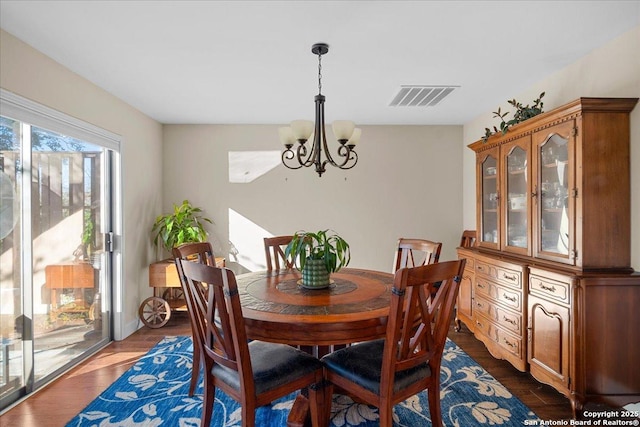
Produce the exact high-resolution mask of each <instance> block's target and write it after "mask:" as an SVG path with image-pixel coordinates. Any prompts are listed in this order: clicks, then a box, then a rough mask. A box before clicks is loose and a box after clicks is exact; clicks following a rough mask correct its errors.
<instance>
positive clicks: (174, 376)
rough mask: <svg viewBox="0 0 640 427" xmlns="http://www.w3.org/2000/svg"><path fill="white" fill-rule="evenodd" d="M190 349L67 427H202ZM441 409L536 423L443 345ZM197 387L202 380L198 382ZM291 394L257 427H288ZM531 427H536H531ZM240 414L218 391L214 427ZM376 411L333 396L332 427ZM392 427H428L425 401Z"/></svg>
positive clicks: (465, 416) (455, 416) (414, 402)
mask: <svg viewBox="0 0 640 427" xmlns="http://www.w3.org/2000/svg"><path fill="white" fill-rule="evenodd" d="M192 346H193V343H192V342H191V338H190V337H182V336H180V337H165V338H164V339H163V340H162V341H161V342H160V343H159V344H157V345H156V346H155V347H154V348H152V349H151V350H150V351H149V352H148V353H147V354H146V355H144V356H143V357H141V358H140V360H139V361H138V362H136V364H135V365H134V366H132V367H131V368H130V369H129V370H128V371H127V372H125V373H124V374H123V375H122V376H121V377H120V378H119V379H118V380H116V382H114V383H113V384H112V385H111V386H109V388H108V389H107V390H106V391H105V392H104V393H102V394H101V395H100V396H98V397H97V398H96V399H95V400H94V401H93V402H91V403H90V404H89V405H88V406H87V407H86V408H85V409H84V410H83V411H82V412H81V413H79V414H78V415H76V416H75V417H74V418H73V419H72V420H71V421H70V422H69V423H68V424H67V427H80V426H86V427H88V426H100V427H116V426H117V427H134V426H140V427H155V426H169V427H192V426H193V427H195V426H199V425H200V414H201V411H202V381H200V386H199V387H198V389H197V390H196V394H195V395H194V396H193V397H189V395H188V392H189V381H190V379H191V364H192V354H193V350H192V349H193V347H192ZM441 376H442V384H441V391H440V396H441V403H442V416H443V421H444V425H445V426H456V427H465V426H478V425H479V426H482V425H487V426H495V425H503V426H522V425H525V420H539V418H538V417H537V416H536V415H535V414H534V413H533V412H532V411H531V410H530V409H529V408H528V407H526V406H525V405H524V404H523V403H522V402H521V401H520V400H519V399H518V398H516V397H515V396H513V395H512V394H511V393H510V392H509V390H507V389H506V388H505V387H504V386H503V385H502V384H500V383H499V382H498V381H496V379H495V378H493V377H492V376H491V375H489V374H488V373H487V371H485V370H484V369H483V368H482V367H480V366H479V365H478V364H477V363H476V362H475V361H474V360H473V359H472V358H471V357H469V355H467V354H466V353H465V352H464V351H462V350H461V349H460V348H459V347H458V346H457V345H455V343H453V342H452V341H449V340H447V346H446V349H445V353H444V360H443V362H442V371H441ZM201 379H202V378H201ZM295 396H296V394H295V393H294V394H291V395H289V396H286V397H284V398H282V399H279V400H277V401H275V402H273V403H272V404H271V405H268V406H264V407H261V408H259V409H258V410H257V411H256V425H257V426H265V427H266V426H286V424H287V416H288V414H289V410H290V409H291V406H292V405H293V401H294V399H295ZM528 424H529V425H532V424H533V423H528ZM241 425H242V420H241V419H240V407H239V405H238V404H237V403H236V401H235V400H233V399H232V398H230V397H228V396H226V395H225V394H224V393H223V392H221V391H220V390H217V391H216V399H215V406H214V408H213V419H212V421H211V426H216V427H236V426H241ZM378 425H379V423H378V410H377V409H376V408H374V407H370V406H368V405H364V404H359V403H354V402H353V401H352V400H351V399H350V398H348V397H346V396H342V395H338V394H336V395H334V396H333V405H332V418H331V426H333V427H344V426H358V427H371V426H378ZM394 426H402V427H404V426H406V427H416V426H421V427H422V426H425V427H427V426H431V419H430V416H429V404H428V400H427V393H426V392H422V393H419V394H417V395H415V396H413V397H411V398H409V399H407V400H406V401H404V402H402V403H400V404H398V405H396V406H395V408H394Z"/></svg>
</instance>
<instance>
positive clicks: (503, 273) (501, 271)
mask: <svg viewBox="0 0 640 427" xmlns="http://www.w3.org/2000/svg"><path fill="white" fill-rule="evenodd" d="M496 269H497V276H498V277H497V278H498V280H499V281H500V282H501V283H503V284H505V285H507V286H511V287H514V288H516V289H522V273H521V272H520V271H516V270H510V269H508V268H502V267H497V268H496Z"/></svg>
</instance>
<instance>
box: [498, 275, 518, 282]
mask: <svg viewBox="0 0 640 427" xmlns="http://www.w3.org/2000/svg"><path fill="white" fill-rule="evenodd" d="M502 277H504V278H505V279H507V280H511V281H512V282H515V281H516V280H518V277H516V276H515V275H513V274H506V273H504V274H503V275H502Z"/></svg>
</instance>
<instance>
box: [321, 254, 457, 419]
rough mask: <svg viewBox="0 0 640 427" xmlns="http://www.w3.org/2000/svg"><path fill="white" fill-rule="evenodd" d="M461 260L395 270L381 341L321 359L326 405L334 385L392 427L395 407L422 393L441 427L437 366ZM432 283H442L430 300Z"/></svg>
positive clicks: (350, 348)
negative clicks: (371, 408) (361, 402)
mask: <svg viewBox="0 0 640 427" xmlns="http://www.w3.org/2000/svg"><path fill="white" fill-rule="evenodd" d="M465 262H466V260H465V259H461V260H455V261H446V262H440V263H436V264H428V265H423V266H418V267H411V268H401V269H399V270H398V271H396V273H395V276H394V281H393V288H392V289H391V303H390V307H389V320H388V322H387V330H386V335H385V338H384V339H379V340H375V341H367V342H363V343H357V344H353V345H352V346H350V347H347V348H344V349H341V350H337V351H335V352H333V353H331V354H328V355H326V356H324V357H323V358H322V362H323V363H324V365H325V397H324V401H325V402H331V395H332V394H333V389H334V387H337V388H339V389H341V390H344V391H346V393H348V394H350V395H353V396H357V397H358V399H360V400H362V401H363V402H365V403H367V404H369V405H373V406H376V407H377V408H378V410H379V415H380V426H382V427H391V426H392V424H393V406H394V405H395V404H397V403H399V402H402V401H404V400H405V399H407V398H408V397H410V396H413V395H415V394H417V393H418V392H420V391H422V390H425V389H426V390H427V393H428V400H429V413H430V414H431V423H432V425H434V426H436V427H439V426H442V414H441V409H440V365H441V361H442V354H443V351H444V346H445V342H446V339H447V333H448V331H449V325H450V323H451V320H452V317H453V307H454V304H455V301H456V297H457V294H458V289H459V286H460V278H461V277H462V272H463V270H464V265H465ZM435 282H442V284H441V286H440V288H439V289H438V291H437V292H436V294H435V296H432V295H431V289H430V288H431V286H432V284H433V283H435ZM416 319H418V323H417V325H416ZM328 407H329V405H327V406H326V407H325V410H327V409H326V408H328ZM327 411H328V410H327ZM325 416H327V417H328V414H325Z"/></svg>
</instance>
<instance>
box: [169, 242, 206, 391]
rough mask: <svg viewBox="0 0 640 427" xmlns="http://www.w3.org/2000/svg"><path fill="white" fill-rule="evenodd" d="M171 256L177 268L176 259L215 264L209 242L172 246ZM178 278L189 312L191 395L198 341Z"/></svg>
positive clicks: (198, 358) (196, 372)
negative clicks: (191, 341)
mask: <svg viewBox="0 0 640 427" xmlns="http://www.w3.org/2000/svg"><path fill="white" fill-rule="evenodd" d="M172 252H173V258H174V260H175V263H176V268H178V272H179V271H180V270H179V265H178V260H187V259H189V260H194V261H197V262H200V263H202V264H207V265H216V264H215V256H214V255H213V247H212V245H211V243H209V242H200V243H185V244H183V245H180V246H178V247H176V248H173V251H172ZM178 276H179V278H180V285H181V287H182V293H183V294H184V298H185V301H186V303H187V312H188V314H189V323H190V324H191V335H192V336H193V337H194V339H193V364H192V367H191V383H190V385H189V396H193V393H194V392H195V390H196V386H197V383H198V376H199V374H200V366H201V355H200V353H201V352H200V343H199V342H198V341H197V340H196V339H195V335H196V328H197V326H196V324H195V319H194V318H193V315H192V310H191V307H190V306H189V300H188V299H187V287H186V283H185V281H184V280H183V276H182V275H181V274H178Z"/></svg>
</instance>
